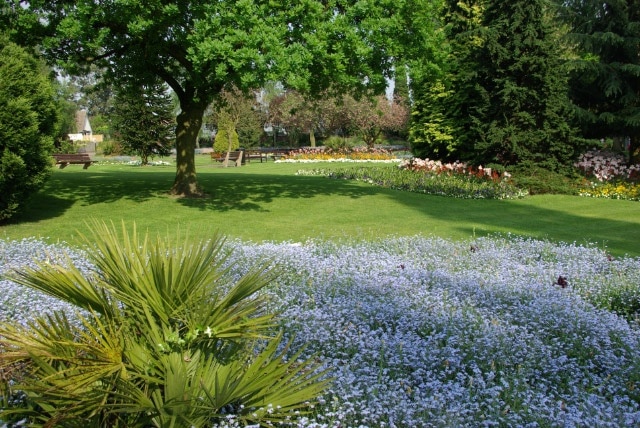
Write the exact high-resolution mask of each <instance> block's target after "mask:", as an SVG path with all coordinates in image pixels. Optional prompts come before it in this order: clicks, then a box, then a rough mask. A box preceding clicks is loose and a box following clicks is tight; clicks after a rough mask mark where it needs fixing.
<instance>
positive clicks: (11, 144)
mask: <svg viewBox="0 0 640 428" xmlns="http://www.w3.org/2000/svg"><path fill="white" fill-rule="evenodd" d="M57 112H58V107H57V105H56V103H55V92H54V89H53V85H52V82H51V80H50V77H49V73H48V70H46V69H45V67H44V65H43V64H42V63H41V62H40V61H38V60H37V59H36V58H34V57H33V56H32V55H31V54H29V53H28V52H27V51H25V50H24V49H23V48H21V47H19V46H17V45H16V44H14V43H11V42H7V41H6V39H5V38H4V37H2V36H0V222H2V221H5V220H7V219H9V218H10V217H12V216H13V215H15V214H16V213H17V212H18V210H19V209H20V207H21V206H22V205H23V204H24V202H25V201H26V199H27V198H28V196H29V195H30V194H32V193H33V192H35V191H37V190H38V189H40V188H41V187H42V186H43V184H44V183H45V181H46V179H47V178H48V176H49V172H50V169H51V152H52V150H53V138H54V136H55V134H56V132H57V130H58V128H59V127H58V124H57Z"/></svg>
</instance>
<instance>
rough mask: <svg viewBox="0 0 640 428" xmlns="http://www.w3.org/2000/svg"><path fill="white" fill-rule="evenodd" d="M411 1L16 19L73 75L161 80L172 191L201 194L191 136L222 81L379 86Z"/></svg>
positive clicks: (189, 3)
mask: <svg viewBox="0 0 640 428" xmlns="http://www.w3.org/2000/svg"><path fill="white" fill-rule="evenodd" d="M420 1H423V2H426V0H420ZM10 2H11V3H19V0H10ZM416 3H418V2H417V1H411V2H410V1H408V0H396V1H393V2H389V1H387V0H371V1H367V2H366V3H365V2H362V1H354V0H329V1H320V0H306V1H296V2H294V3H291V2H273V1H269V0H240V1H236V2H212V1H208V0H179V1H174V2H161V1H142V0H131V1H126V2H124V1H118V0H104V1H101V2H100V4H99V5H96V3H95V1H93V0H58V1H55V2H52V1H50V0H31V1H29V3H28V5H29V7H28V10H22V8H21V7H19V6H18V7H14V8H13V10H12V13H15V14H17V15H20V16H22V15H26V14H35V15H36V16H37V17H38V19H37V20H31V21H28V20H27V22H30V23H31V24H32V26H33V27H37V26H38V25H42V26H43V27H44V29H42V30H40V29H38V31H33V33H34V34H44V35H45V37H43V41H42V45H43V48H44V50H45V52H46V53H47V55H48V57H49V58H50V59H52V60H56V61H57V62H58V63H59V64H61V65H63V66H64V67H65V68H66V69H67V70H69V71H70V72H81V71H83V70H85V69H87V67H88V66H89V65H90V64H95V65H96V66H98V67H99V68H101V69H104V70H106V72H105V78H106V79H109V80H112V81H119V82H138V83H148V82H149V81H151V80H152V79H154V78H156V77H159V78H161V79H162V80H164V81H165V82H166V83H167V84H168V85H169V86H170V87H171V88H172V89H173V91H174V92H175V93H176V95H177V97H178V99H179V102H180V109H181V111H180V113H179V114H178V117H177V129H176V134H177V135H176V148H177V169H176V178H175V181H174V184H173V187H172V193H174V194H176V195H183V196H191V195H194V196H199V195H200V194H201V193H202V189H200V188H199V186H198V182H197V178H196V170H195V158H194V155H195V147H196V142H197V137H198V133H199V131H200V128H201V125H202V119H203V114H204V112H205V109H206V107H207V105H208V104H209V103H210V102H211V101H212V100H213V99H214V97H215V96H216V95H217V94H219V93H220V91H221V90H222V89H223V88H224V87H225V86H226V85H230V84H233V85H235V86H236V87H238V88H240V89H248V88H256V87H260V86H261V84H262V83H263V82H265V81H266V80H268V79H270V78H271V80H282V81H284V82H286V83H287V85H289V86H292V87H297V88H302V89H303V90H305V91H310V92H312V91H319V90H322V89H324V88H328V87H329V86H333V87H337V88H345V87H354V86H362V85H368V86H377V87H379V88H380V89H382V88H383V87H384V86H385V84H386V81H385V78H386V77H390V75H391V69H392V59H393V58H395V57H398V56H399V54H400V52H401V49H400V47H401V44H402V43H401V42H403V43H405V42H407V41H411V40H412V39H411V37H410V33H411V28H412V21H411V20H409V19H408V17H410V16H411V14H412V13H413V11H414V10H415V9H416V6H415V5H416ZM25 20H26V19H22V18H21V19H15V20H14V22H24V21H25Z"/></svg>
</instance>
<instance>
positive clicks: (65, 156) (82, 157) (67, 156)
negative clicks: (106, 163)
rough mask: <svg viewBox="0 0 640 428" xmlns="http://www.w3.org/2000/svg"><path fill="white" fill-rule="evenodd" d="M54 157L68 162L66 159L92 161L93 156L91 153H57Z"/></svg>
mask: <svg viewBox="0 0 640 428" xmlns="http://www.w3.org/2000/svg"><path fill="white" fill-rule="evenodd" d="M53 157H54V158H56V160H57V161H58V162H60V161H62V162H66V161H84V162H90V161H91V157H90V156H89V153H55V154H53Z"/></svg>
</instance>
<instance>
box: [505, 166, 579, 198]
mask: <svg viewBox="0 0 640 428" xmlns="http://www.w3.org/2000/svg"><path fill="white" fill-rule="evenodd" d="M512 173H513V175H512V180H513V184H514V185H516V186H518V187H520V188H522V189H527V190H528V191H529V194H531V195H540V194H561V195H575V194H577V192H578V188H579V187H580V186H581V185H582V181H583V180H582V179H580V177H577V176H574V177H570V176H567V175H564V174H562V173H559V172H555V171H550V170H548V169H545V168H541V167H536V166H530V167H526V168H515V169H513V170H512Z"/></svg>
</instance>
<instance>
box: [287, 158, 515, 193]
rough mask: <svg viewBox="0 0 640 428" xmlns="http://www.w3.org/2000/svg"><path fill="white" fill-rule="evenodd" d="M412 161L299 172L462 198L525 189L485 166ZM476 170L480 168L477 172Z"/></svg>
mask: <svg viewBox="0 0 640 428" xmlns="http://www.w3.org/2000/svg"><path fill="white" fill-rule="evenodd" d="M414 165H415V163H414V162H412V161H403V162H402V164H401V165H400V167H399V168H398V167H397V166H395V167H388V166H387V167H360V168H358V167H351V168H338V169H332V170H325V169H314V170H300V171H298V172H297V174H298V175H322V176H326V177H329V178H334V179H344V180H358V181H364V182H367V183H371V184H374V185H377V186H382V187H387V188H391V189H396V190H404V191H409V192H417V193H426V194H429V195H438V196H449V197H454V198H464V199H516V198H522V197H525V196H526V195H527V192H526V191H524V190H521V189H518V188H516V187H515V186H514V185H512V184H511V183H510V182H509V180H508V177H507V176H504V177H499V176H496V174H495V172H493V173H492V172H491V171H487V170H471V169H469V168H467V167H466V166H465V167H464V168H461V169H460V170H457V169H447V168H446V167H445V169H438V170H437V171H436V170H428V169H420V168H418V169H416V168H415V167H414ZM478 171H479V172H478Z"/></svg>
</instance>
